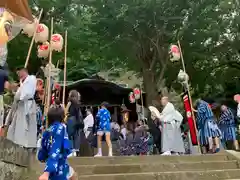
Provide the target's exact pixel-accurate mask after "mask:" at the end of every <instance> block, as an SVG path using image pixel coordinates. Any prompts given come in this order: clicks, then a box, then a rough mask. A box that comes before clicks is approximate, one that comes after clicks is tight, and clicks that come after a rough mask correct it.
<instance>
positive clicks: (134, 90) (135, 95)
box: [133, 88, 141, 99]
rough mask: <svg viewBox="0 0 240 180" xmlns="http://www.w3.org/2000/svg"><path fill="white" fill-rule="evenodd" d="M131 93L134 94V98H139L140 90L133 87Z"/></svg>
mask: <svg viewBox="0 0 240 180" xmlns="http://www.w3.org/2000/svg"><path fill="white" fill-rule="evenodd" d="M133 94H134V97H135V99H140V97H141V90H140V89H139V88H134V89H133Z"/></svg>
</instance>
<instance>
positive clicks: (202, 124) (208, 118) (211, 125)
mask: <svg viewBox="0 0 240 180" xmlns="http://www.w3.org/2000/svg"><path fill="white" fill-rule="evenodd" d="M197 127H198V133H199V139H200V144H201V145H207V144H208V138H209V137H220V136H221V131H220V130H219V128H218V126H217V124H216V121H215V119H214V114H213V112H212V109H211V107H210V106H209V104H208V103H207V102H205V101H203V100H201V101H200V103H199V105H198V107H197Z"/></svg>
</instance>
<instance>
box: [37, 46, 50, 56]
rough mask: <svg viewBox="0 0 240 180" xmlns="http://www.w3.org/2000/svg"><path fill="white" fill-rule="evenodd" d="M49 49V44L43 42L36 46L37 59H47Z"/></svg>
mask: <svg viewBox="0 0 240 180" xmlns="http://www.w3.org/2000/svg"><path fill="white" fill-rule="evenodd" d="M49 52H50V49H49V43H48V42H45V43H43V44H42V45H40V46H38V54H37V55H38V57H39V58H47V57H48V55H49Z"/></svg>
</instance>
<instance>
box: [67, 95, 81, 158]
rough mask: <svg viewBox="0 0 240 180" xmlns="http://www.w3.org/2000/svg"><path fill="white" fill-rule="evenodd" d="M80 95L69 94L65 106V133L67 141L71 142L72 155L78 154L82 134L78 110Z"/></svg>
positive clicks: (79, 109)
mask: <svg viewBox="0 0 240 180" xmlns="http://www.w3.org/2000/svg"><path fill="white" fill-rule="evenodd" d="M80 97H81V96H80V93H79V92H78V91H76V90H72V91H70V93H69V97H68V105H67V112H68V118H67V131H68V135H69V139H70V140H71V141H72V148H73V155H74V156H76V155H78V154H79V149H80V143H81V134H83V128H84V124H83V117H82V112H81V108H80Z"/></svg>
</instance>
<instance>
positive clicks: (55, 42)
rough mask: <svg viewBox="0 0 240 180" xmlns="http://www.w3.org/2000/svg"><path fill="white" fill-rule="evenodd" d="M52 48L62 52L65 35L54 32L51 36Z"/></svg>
mask: <svg viewBox="0 0 240 180" xmlns="http://www.w3.org/2000/svg"><path fill="white" fill-rule="evenodd" d="M51 48H52V50H54V51H58V52H61V51H62V48H63V37H62V36H61V35H60V34H53V35H52V37H51Z"/></svg>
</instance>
